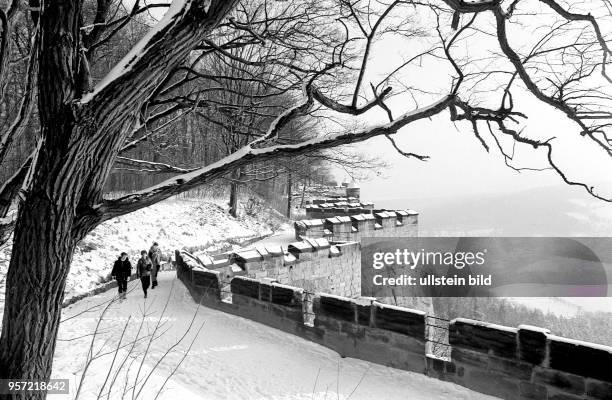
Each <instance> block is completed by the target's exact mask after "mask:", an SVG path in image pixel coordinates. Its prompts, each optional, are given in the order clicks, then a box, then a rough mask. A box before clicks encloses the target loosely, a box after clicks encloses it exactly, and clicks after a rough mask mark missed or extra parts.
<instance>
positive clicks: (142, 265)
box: [136, 257, 151, 278]
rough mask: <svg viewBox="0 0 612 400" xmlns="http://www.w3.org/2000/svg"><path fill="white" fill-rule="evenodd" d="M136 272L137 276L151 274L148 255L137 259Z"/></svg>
mask: <svg viewBox="0 0 612 400" xmlns="http://www.w3.org/2000/svg"><path fill="white" fill-rule="evenodd" d="M136 273H137V274H138V277H139V278H142V277H143V276H150V275H151V260H150V259H149V257H147V258H144V259H143V258H139V259H138V264H136Z"/></svg>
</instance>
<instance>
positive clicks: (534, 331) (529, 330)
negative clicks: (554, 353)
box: [518, 325, 550, 365]
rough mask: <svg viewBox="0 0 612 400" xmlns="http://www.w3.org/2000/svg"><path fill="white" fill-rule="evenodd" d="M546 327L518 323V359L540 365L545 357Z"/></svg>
mask: <svg viewBox="0 0 612 400" xmlns="http://www.w3.org/2000/svg"><path fill="white" fill-rule="evenodd" d="M549 333H550V331H549V330H548V329H542V328H537V327H532V326H528V325H520V326H519V327H518V343H519V349H518V350H519V359H521V360H523V361H527V362H529V363H532V364H536V365H540V364H542V362H543V361H544V358H545V357H546V340H547V335H548V334H549Z"/></svg>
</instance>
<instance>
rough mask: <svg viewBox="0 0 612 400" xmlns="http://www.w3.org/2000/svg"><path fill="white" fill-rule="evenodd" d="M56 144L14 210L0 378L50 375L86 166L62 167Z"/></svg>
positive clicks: (64, 152) (44, 152)
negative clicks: (15, 215)
mask: <svg viewBox="0 0 612 400" xmlns="http://www.w3.org/2000/svg"><path fill="white" fill-rule="evenodd" d="M67 128H68V129H70V130H71V129H72V127H67ZM55 137H57V138H61V137H65V133H64V132H61V133H58V134H57V135H56V136H55ZM59 144H60V143H57V142H56V141H54V140H50V141H49V144H48V145H46V146H44V147H43V148H41V151H40V153H39V155H38V158H37V159H36V160H35V163H36V164H35V166H34V168H35V171H36V173H35V175H34V176H33V177H32V180H31V182H30V184H29V185H28V187H27V191H28V194H27V196H26V199H25V200H24V202H23V203H22V204H21V206H20V208H19V214H18V219H17V224H16V226H15V232H14V241H13V252H12V256H11V261H10V264H9V270H8V274H7V281H6V287H7V291H6V295H5V308H4V310H5V312H4V316H3V321H2V335H1V336H0V378H2V379H21V380H23V379H33V380H47V379H49V377H50V374H51V365H52V362H53V353H54V350H55V339H56V337H57V330H58V327H59V322H60V315H61V304H62V301H63V298H64V288H65V283H66V277H67V275H68V271H69V267H70V261H71V258H72V254H73V251H74V249H75V246H76V243H77V241H78V240H79V239H80V238H81V236H80V235H81V234H80V233H79V231H75V230H74V229H73V227H74V221H75V214H76V205H77V204H78V199H79V196H78V193H79V191H80V189H81V186H82V183H80V181H81V180H82V179H78V178H79V176H80V175H81V174H82V171H83V170H84V165H85V162H83V161H81V162H75V163H66V162H65V161H64V160H65V157H67V156H70V155H71V154H72V153H73V152H74V151H75V150H72V149H70V148H67V147H62V146H59ZM76 151H78V150H76ZM81 160H83V159H81ZM2 398H3V399H12V398H15V399H17V398H24V397H23V396H20V395H15V396H9V395H5V396H2ZM27 398H32V399H43V398H45V394H44V393H36V394H31V395H28V396H27Z"/></svg>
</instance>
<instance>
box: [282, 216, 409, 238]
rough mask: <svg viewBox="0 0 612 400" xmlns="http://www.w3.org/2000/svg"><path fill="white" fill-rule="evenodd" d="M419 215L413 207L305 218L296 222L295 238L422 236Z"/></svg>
mask: <svg viewBox="0 0 612 400" xmlns="http://www.w3.org/2000/svg"><path fill="white" fill-rule="evenodd" d="M418 217H419V214H418V213H417V212H415V211H413V210H397V211H388V210H380V211H375V212H373V213H371V214H368V213H366V214H356V215H350V216H344V215H341V216H333V217H329V218H325V219H322V218H319V219H307V220H301V221H296V222H295V223H294V229H295V238H296V239H297V240H301V239H302V238H307V237H308V238H326V239H328V240H333V241H355V242H358V241H360V240H361V238H363V237H414V236H417V235H418V223H419V220H418Z"/></svg>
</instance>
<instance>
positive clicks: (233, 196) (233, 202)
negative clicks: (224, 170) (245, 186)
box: [229, 169, 241, 218]
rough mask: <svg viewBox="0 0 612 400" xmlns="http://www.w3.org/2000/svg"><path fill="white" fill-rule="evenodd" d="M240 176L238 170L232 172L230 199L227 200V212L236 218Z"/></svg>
mask: <svg viewBox="0 0 612 400" xmlns="http://www.w3.org/2000/svg"><path fill="white" fill-rule="evenodd" d="M240 177H241V173H240V170H239V169H238V170H236V171H234V172H233V173H232V178H233V179H232V181H231V183H230V200H229V206H230V209H229V213H230V215H231V216H232V217H234V218H238V197H239V193H238V191H239V189H240V184H239V183H238V180H239V179H240Z"/></svg>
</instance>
